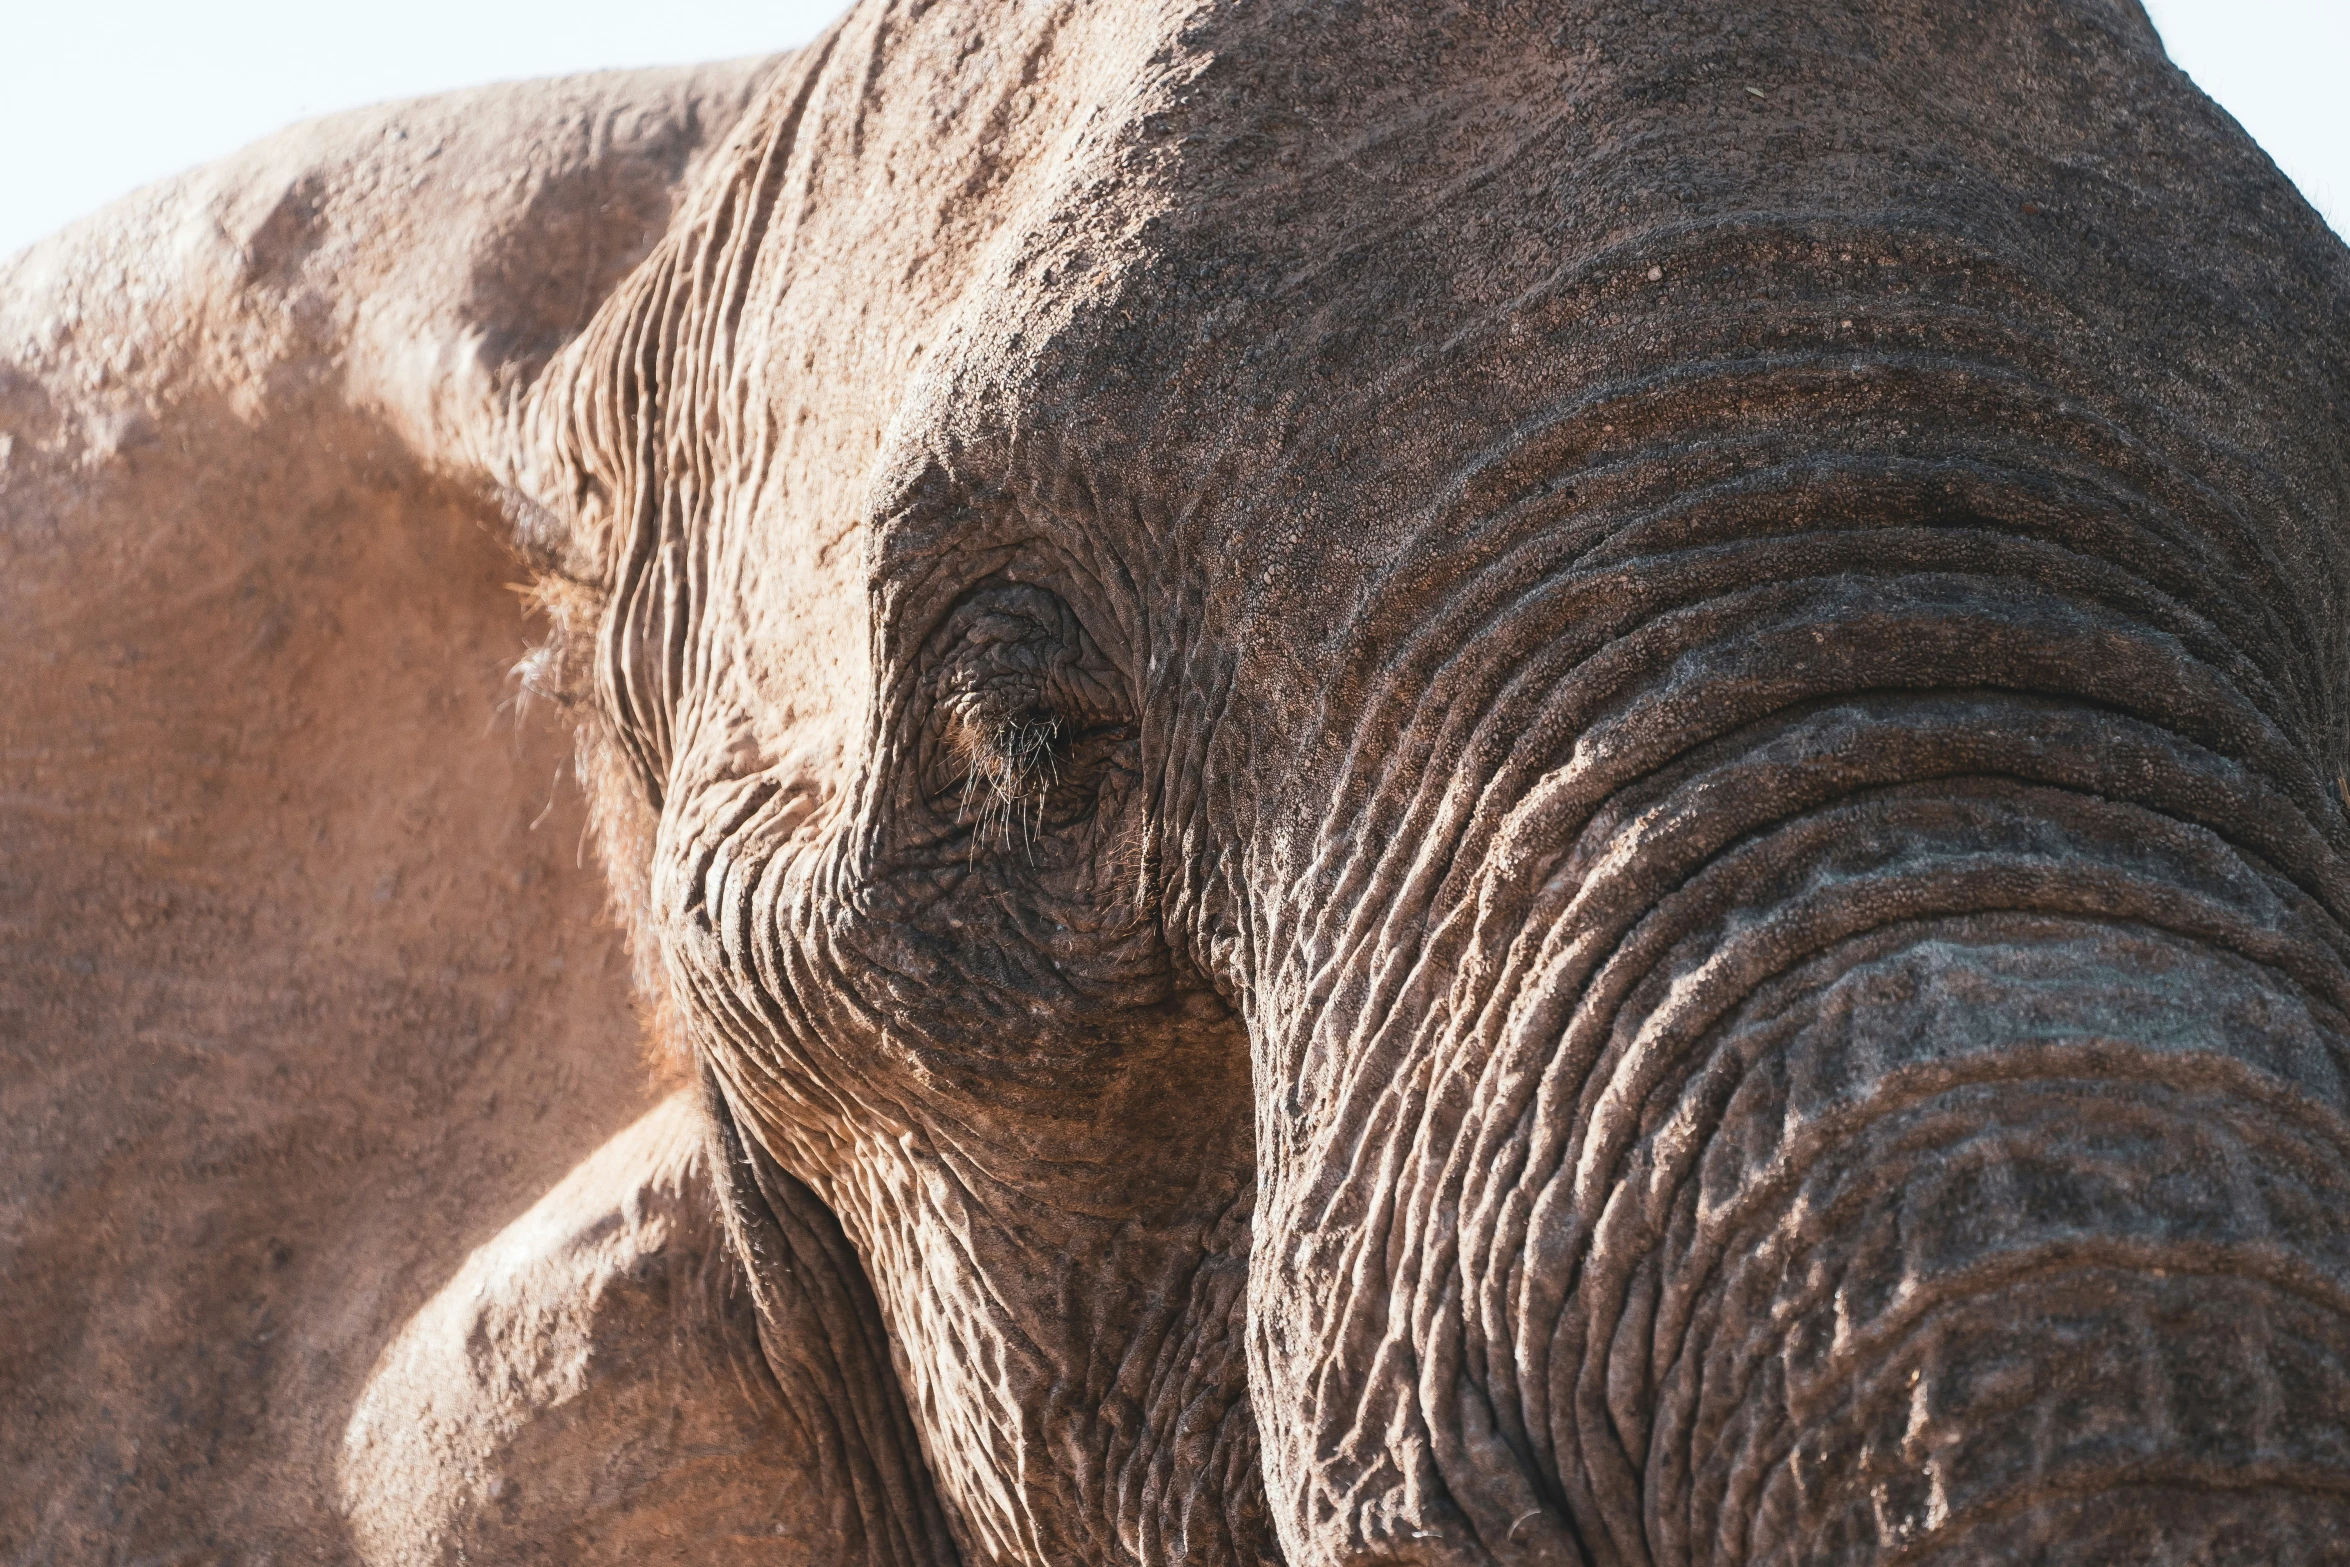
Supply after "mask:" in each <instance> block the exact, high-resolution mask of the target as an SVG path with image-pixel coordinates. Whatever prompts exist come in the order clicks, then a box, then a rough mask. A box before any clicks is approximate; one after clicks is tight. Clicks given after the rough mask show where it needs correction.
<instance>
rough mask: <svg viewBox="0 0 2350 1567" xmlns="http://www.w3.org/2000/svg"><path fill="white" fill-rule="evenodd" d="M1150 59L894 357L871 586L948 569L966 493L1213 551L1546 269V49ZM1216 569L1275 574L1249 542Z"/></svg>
mask: <svg viewBox="0 0 2350 1567" xmlns="http://www.w3.org/2000/svg"><path fill="white" fill-rule="evenodd" d="M1148 60H1149V65H1150V73H1151V80H1150V82H1149V84H1148V85H1147V86H1146V87H1137V86H1136V85H1135V83H1134V82H1133V81H1132V80H1131V79H1121V78H1119V77H1118V76H1117V75H1116V74H1115V73H1111V72H1095V73H1093V75H1092V78H1091V86H1092V89H1093V90H1092V92H1091V93H1090V95H1089V96H1084V97H1081V98H1079V99H1077V100H1073V101H1072V103H1071V104H1070V105H1069V107H1068V110H1067V113H1068V117H1069V123H1068V128H1067V131H1066V134H1064V135H1062V136H1060V137H1058V138H1057V139H1055V138H1045V139H1040V140H1039V141H1037V142H1035V143H1033V144H1032V146H1031V151H1030V155H1029V158H1030V161H1029V164H1028V167H1027V168H1026V170H1025V172H1024V174H1023V175H1022V179H1023V182H1024V184H1023V192H1024V195H1025V198H1026V199H1025V200H1024V201H1023V202H1021V203H1019V204H1017V206H1016V209H1015V210H1014V211H1012V212H1011V213H1009V214H1008V215H1007V216H1008V221H1006V222H1005V223H1004V224H1003V225H1002V226H1001V227H1000V228H999V229H997V230H996V231H995V232H994V233H993V234H992V236H991V238H990V240H989V242H988V243H987V244H986V245H985V246H984V247H983V248H981V249H980V250H978V251H975V252H973V253H971V254H970V255H968V256H966V257H965V258H964V259H963V262H962V264H963V265H964V266H965V267H966V268H967V269H968V270H967V271H966V272H965V273H964V274H963V278H964V281H963V282H962V284H961V285H960V286H959V288H958V290H957V292H956V295H955V297H954V298H953V300H952V301H951V302H950V303H946V304H943V305H942V306H941V307H940V308H939V309H938V310H937V312H936V313H935V314H934V315H932V316H931V317H930V318H929V321H930V331H929V333H928V335H927V338H926V341H925V342H924V344H923V345H922V347H921V350H920V352H919V353H918V354H909V355H908V360H907V363H908V368H907V369H906V371H905V373H904V375H903V378H902V379H901V380H900V381H898V383H897V384H896V387H895V388H894V392H895V396H894V401H893V405H892V406H891V408H890V409H889V411H888V414H887V417H886V419H885V421H884V425H883V429H882V431H881V441H880V444H881V452H880V457H879V460H878V461H877V462H876V463H875V464H874V466H873V468H872V469H871V470H870V476H871V479H872V481H873V488H872V489H871V490H870V491H869V492H868V501H867V504H866V506H865V507H864V511H865V514H866V515H868V516H870V517H873V518H876V519H878V520H879V521H880V523H881V526H880V527H879V528H878V529H877V530H876V534H875V538H874V544H875V548H876V550H877V554H878V560H879V563H880V564H881V566H882V568H883V571H884V574H885V575H886V574H888V573H889V572H890V571H891V570H893V569H897V568H900V567H902V566H903V565H904V563H905V562H907V561H908V560H910V559H913V558H917V557H919V556H922V555H925V554H928V553H932V552H934V551H936V550H937V549H939V548H940V547H942V546H950V547H953V548H962V547H965V546H967V545H968V543H969V539H970V536H969V526H970V518H969V516H968V514H967V513H968V506H967V503H968V501H969V499H970V498H971V496H972V495H973V494H974V493H978V494H995V495H1001V496H1006V497H1010V498H1012V499H1015V500H1016V501H1018V503H1019V504H1018V506H1017V507H1016V508H1015V509H1016V510H1017V511H1018V512H1019V513H1020V517H1021V521H1022V522H1023V523H1026V524H1032V523H1034V522H1035V521H1037V520H1038V518H1039V516H1040V515H1043V516H1048V517H1049V516H1050V515H1051V514H1052V513H1054V512H1055V510H1056V509H1057V508H1059V507H1060V506H1062V504H1063V503H1064V502H1065V501H1066V500H1067V499H1068V497H1067V496H1066V495H1065V494H1064V493H1062V492H1065V491H1067V490H1069V489H1070V488H1071V477H1072V476H1073V475H1075V476H1079V477H1080V479H1081V483H1080V484H1078V486H1077V487H1078V488H1081V489H1082V490H1084V492H1085V504H1086V505H1088V506H1090V507H1093V508H1096V509H1098V508H1100V507H1101V506H1103V505H1104V504H1121V503H1132V505H1133V506H1135V507H1139V508H1140V509H1142V510H1144V511H1150V510H1153V509H1156V510H1160V511H1165V512H1169V513H1182V514H1185V515H1188V516H1195V517H1197V518H1198V519H1199V520H1200V521H1201V522H1202V524H1203V525H1204V526H1208V527H1211V528H1213V527H1221V526H1225V525H1227V524H1230V523H1233V522H1235V521H1236V517H1235V513H1234V510H1233V508H1231V507H1229V506H1225V505H1219V504H1213V502H1214V501H1215V500H1216V499H1217V498H1219V497H1229V496H1231V495H1233V494H1235V493H1240V492H1242V491H1243V490H1245V489H1247V488H1248V486H1249V485H1250V483H1251V481H1252V480H1253V479H1256V478H1260V477H1262V475H1263V474H1264V473H1265V472H1267V471H1268V470H1269V469H1272V468H1278V467H1284V466H1292V465H1294V464H1295V462H1296V459H1297V457H1298V455H1299V453H1300V452H1301V450H1304V449H1305V446H1306V445H1307V444H1309V443H1310V441H1311V439H1312V436H1313V435H1314V433H1315V431H1314V426H1315V425H1316V424H1317V423H1318V421H1319V420H1321V419H1322V418H1324V417H1325V416H1327V415H1328V414H1329V413H1331V412H1332V411H1333V410H1336V409H1338V408H1340V407H1342V406H1343V407H1346V408H1348V409H1351V410H1354V411H1356V412H1358V413H1359V412H1360V411H1361V399H1362V395H1363V394H1364V393H1365V392H1367V391H1369V390H1370V389H1371V388H1370V383H1371V382H1372V381H1374V380H1376V379H1378V378H1379V377H1381V376H1383V375H1385V374H1388V373H1390V372H1394V371H1397V370H1398V367H1399V363H1400V361H1401V360H1403V359H1404V358H1406V357H1408V353H1409V345H1410V344H1412V343H1414V342H1421V341H1431V340H1437V339H1441V338H1442V337H1444V336H1445V335H1446V334H1448V333H1451V332H1457V331H1458V330H1460V329H1461V328H1462V327H1463V325H1464V324H1466V323H1469V322H1473V321H1475V320H1479V319H1490V318H1493V317H1495V316H1497V315H1499V314H1501V313H1504V312H1506V310H1507V309H1508V307H1509V303H1510V300H1511V298H1512V296H1513V294H1514V293H1515V292H1516V291H1518V290H1520V289H1522V288H1523V287H1524V286H1525V285H1526V283H1527V282H1528V281H1529V280H1530V279H1531V278H1532V277H1533V276H1534V275H1535V273H1537V272H1538V271H1539V270H1540V269H1542V268H1544V267H1548V266H1551V265H1555V256H1556V253H1557V244H1556V238H1555V235H1551V234H1543V233H1537V230H1546V229H1551V228H1555V213H1554V212H1553V210H1552V204H1551V202H1550V199H1549V197H1548V196H1547V194H1545V193H1546V192H1547V191H1548V190H1549V189H1550V188H1551V187H1552V186H1553V185H1554V184H1555V183H1556V182H1557V181H1558V180H1559V179H1560V178H1562V177H1563V172H1564V166H1563V165H1562V163H1561V161H1560V159H1559V158H1558V157H1557V155H1556V154H1557V152H1558V148H1557V147H1555V146H1549V145H1547V144H1546V145H1545V146H1543V147H1536V146H1535V143H1537V142H1543V141H1544V139H1545V138H1553V139H1555V133H1556V132H1557V131H1558V130H1559V129H1560V127H1561V126H1562V125H1563V124H1564V123H1565V122H1566V120H1567V119H1568V118H1570V117H1571V116H1572V114H1573V112H1574V110H1573V105H1574V102H1575V101H1576V100H1577V98H1578V97H1579V96H1580V88H1579V86H1578V85H1577V84H1578V83H1579V82H1580V81H1581V79H1582V77H1583V76H1584V75H1586V74H1587V71H1588V63H1587V61H1585V59H1584V58H1583V56H1582V55H1581V54H1580V53H1579V52H1578V51H1576V50H1574V49H1568V48H1563V47H1561V45H1560V41H1559V38H1558V36H1557V29H1556V27H1555V26H1553V25H1551V23H1550V22H1548V21H1543V22H1540V23H1539V25H1538V24H1537V22H1536V21H1535V20H1530V19H1524V18H1514V17H1511V16H1509V15H1506V14H1499V13H1497V14H1494V15H1490V16H1488V15H1483V14H1481V15H1480V16H1479V17H1478V18H1477V19H1476V25H1475V26H1466V25H1463V19H1462V18H1460V17H1458V16H1455V15H1452V14H1451V13H1449V12H1447V11H1445V10H1443V9H1442V8H1426V7H1417V6H1402V5H1370V6H1364V7H1354V8H1348V9H1346V10H1345V11H1344V12H1343V14H1342V13H1341V12H1340V11H1338V10H1333V9H1331V8H1326V7H1305V6H1273V7H1221V6H1212V7H1206V8H1202V9H1200V10H1197V11H1195V12H1191V13H1188V14H1185V15H1183V16H1181V17H1179V18H1177V19H1176V20H1175V21H1173V22H1170V23H1168V24H1167V25H1166V28H1165V32H1164V36H1163V38H1162V40H1161V43H1160V46H1159V47H1158V48H1157V49H1156V50H1155V51H1153V52H1150V53H1149V54H1148ZM1473 229H1482V230H1485V231H1486V234H1485V243H1484V245H1483V248H1482V251H1481V252H1480V253H1478V254H1475V255H1472V254H1468V253H1465V252H1464V248H1463V245H1462V240H1463V237H1464V235H1466V234H1467V233H1469V232H1470V231H1471V230H1473ZM903 242H904V243H906V244H909V245H912V244H916V243H919V241H918V240H917V239H916V238H915V237H913V236H910V235H909V236H906V237H904V239H903ZM909 297H911V296H909ZM1492 416H1493V417H1494V418H1497V419H1505V420H1506V418H1507V417H1508V414H1507V411H1506V410H1503V409H1500V408H1498V407H1497V408H1496V409H1495V410H1493V415H1492ZM1456 446H1457V443H1456V445H1455V446H1447V447H1445V448H1444V451H1445V452H1449V451H1451V450H1453V449H1456ZM1423 447H1425V449H1424V450H1423ZM1383 450H1384V452H1385V453H1386V455H1387V457H1388V458H1389V459H1391V460H1392V461H1394V462H1402V461H1406V460H1409V459H1411V458H1413V457H1415V456H1426V457H1429V458H1431V459H1435V458H1440V457H1441V455H1442V453H1439V452H1438V451H1437V450H1436V449H1435V448H1434V447H1433V446H1430V445H1426V443H1422V445H1420V446H1415V444H1414V443H1412V442H1393V441H1390V442H1387V443H1385V444H1384V446H1383ZM942 474H943V475H951V476H952V478H953V480H954V481H955V482H954V483H952V484H950V485H946V486H943V487H942V486H940V485H939V484H938V482H937V481H938V480H939V478H940V477H941V476H942ZM1352 477H1355V478H1360V477H1362V476H1361V475H1360V474H1354V475H1352ZM941 495H952V496H953V497H954V500H955V502H956V504H955V505H952V506H946V507H941V506H939V505H937V504H936V502H937V501H938V500H939V498H940V496H941ZM1203 499H1207V500H1209V501H1210V502H1211V504H1209V505H1207V506H1205V507H1204V508H1203V507H1202V505H1201V502H1202V500H1203ZM1215 542H1217V543H1219V545H1220V546H1221V547H1223V548H1224V549H1226V550H1227V551H1229V550H1230V549H1233V548H1238V549H1241V550H1243V551H1244V552H1254V551H1256V550H1258V549H1260V548H1267V549H1280V548H1283V547H1284V545H1283V536H1282V535H1281V534H1280V533H1279V532H1278V530H1276V531H1274V532H1272V533H1266V532H1264V531H1262V530H1261V529H1257V528H1255V527H1253V526H1252V527H1251V528H1250V530H1249V534H1248V536H1247V537H1245V538H1241V537H1234V538H1226V539H1222V540H1218V541H1215ZM1291 542H1293V543H1294V542H1295V541H1291Z"/></svg>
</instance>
